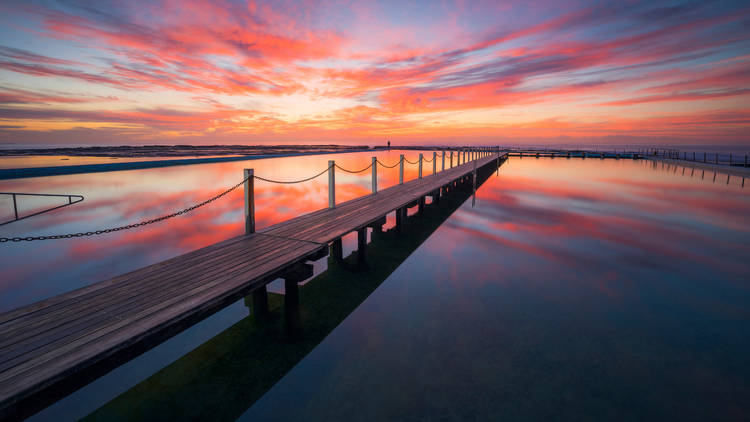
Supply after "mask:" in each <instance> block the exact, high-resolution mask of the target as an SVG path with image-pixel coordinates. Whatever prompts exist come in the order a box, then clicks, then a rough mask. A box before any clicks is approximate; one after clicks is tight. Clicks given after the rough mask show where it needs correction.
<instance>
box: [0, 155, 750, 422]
mask: <svg viewBox="0 0 750 422" xmlns="http://www.w3.org/2000/svg"><path fill="white" fill-rule="evenodd" d="M398 154H399V152H383V153H378V156H379V158H380V159H381V160H382V161H384V162H386V163H388V164H391V163H395V162H396V161H397V159H398ZM371 155H372V154H371V153H365V154H341V155H338V156H319V157H315V156H312V157H310V156H307V157H294V158H283V159H270V160H257V161H249V162H238V163H218V164H207V165H196V166H185V167H174V168H166V169H153V170H138V171H128V172H114V173H101V174H97V175H73V176H59V177H53V178H39V179H27V180H18V181H8V182H3V183H2V184H0V191H37V192H41V191H44V192H46V193H75V194H83V195H84V196H86V201H85V202H84V203H82V204H78V205H75V206H74V207H76V208H73V207H70V208H66V209H63V210H60V211H55V212H54V213H51V214H48V215H46V216H40V217H35V218H32V219H29V220H26V221H23V222H18V223H14V224H12V225H8V226H5V227H3V228H2V232H0V235H3V236H8V235H17V234H50V233H58V232H67V231H81V230H90V229H98V228H102V227H106V226H108V225H120V224H123V223H130V222H133V221H137V220H141V219H145V218H151V217H155V216H158V215H161V214H166V213H169V212H171V211H173V210H175V209H179V208H182V207H185V206H189V205H192V204H193V203H195V202H200V201H201V200H203V199H205V198H207V197H210V196H212V195H213V194H215V193H216V192H217V191H218V190H219V187H220V186H221V187H224V186H231V185H232V184H234V183H236V182H237V181H238V180H239V179H241V174H242V168H244V167H254V168H255V169H256V174H259V175H262V176H264V177H270V178H274V179H281V180H291V179H297V178H301V177H305V176H308V175H311V174H315V173H317V172H318V171H320V170H321V169H323V168H325V166H326V165H327V162H328V160H329V159H334V160H336V162H337V163H340V164H341V165H343V166H345V167H347V168H350V169H359V168H363V167H365V166H367V165H368V164H369V160H370V158H369V157H370V156H371ZM406 155H407V158H410V159H412V160H413V159H415V158H416V155H415V153H414V152H408V153H407V154H406ZM430 155H431V154H430ZM438 168H440V164H439V163H438ZM425 171H426V173H430V172H431V164H429V163H428V164H426V165H425ZM379 175H380V177H381V179H380V183H379V185H380V186H381V187H387V186H390V185H393V184H395V183H397V177H398V176H397V175H398V173H397V169H393V170H384V169H382V168H381V169H379ZM414 177H416V167H415V166H407V177H406V178H407V180H408V179H412V178H414ZM369 183H370V179H369V171H367V172H365V173H363V175H362V176H351V175H343V174H341V173H340V172H339V173H337V199H338V200H340V201H343V200H346V199H349V198H353V197H355V196H359V195H362V194H365V193H367V192H368V191H369ZM256 189H257V195H258V199H257V200H256V205H257V212H258V216H257V218H258V225H259V226H260V227H263V226H266V225H269V224H272V223H274V222H277V221H281V220H285V219H287V218H290V217H293V216H295V215H299V214H301V213H304V212H308V211H312V210H315V209H319V208H322V207H324V206H325V205H326V201H327V181H326V180H325V178H324V177H321V178H320V179H317V180H316V181H313V182H310V183H307V184H303V185H292V186H285V185H281V186H280V185H270V184H264V183H262V182H258V183H257V184H256ZM241 206H242V191H241V190H237V191H235V192H233V193H231V194H230V195H229V196H228V197H227V198H224V199H222V200H221V201H218V202H216V203H214V204H211V205H209V206H207V207H204V208H201V209H199V210H197V211H196V212H195V213H194V214H189V215H187V216H182V217H178V218H176V219H173V220H170V221H169V222H168V223H163V224H156V225H153V226H151V227H148V228H145V229H140V230H136V231H131V232H121V233H117V234H111V235H105V236H103V237H99V238H87V239H75V240H65V241H50V242H36V243H33V244H32V243H30V244H21V245H4V246H2V248H3V253H2V255H0V267H2V268H3V273H4V274H5V275H4V277H3V281H2V283H0V293H1V296H0V297H1V298H0V309H2V310H7V309H10V308H13V307H16V306H20V305H23V304H26V303H30V302H33V301H35V300H39V299H41V298H44V297H48V296H50V295H54V294H58V293H61V292H64V291H68V290H70V289H73V288H76V287H80V286H82V285H86V284H90V283H93V282H96V281H99V280H101V279H104V278H107V277H110V276H114V275H118V274H120V273H123V272H126V271H129V270H132V269H135V268H139V267H141V266H143V265H147V264H150V263H153V262H158V261H160V260H162V259H165V258H169V257H171V256H175V255H177V254H179V253H182V252H185V251H188V250H192V249H195V248H197V247H201V246H204V245H207V244H210V243H213V242H216V241H218V240H221V239H225V238H227V237H230V236H233V235H236V234H239V233H241V231H242V207H241ZM749 232H750V191H749V190H748V189H746V188H743V187H742V180H741V179H738V178H734V177H731V178H729V179H727V178H726V176H722V175H718V176H716V177H714V175H713V173H702V171H700V170H692V169H690V168H682V167H664V166H662V165H661V164H653V163H651V162H647V161H636V162H634V161H630V160H619V161H615V160H592V159H588V160H581V159H570V160H566V159H559V158H558V159H528V158H523V159H518V158H512V159H510V160H509V161H508V162H507V163H506V164H505V165H503V167H501V169H500V172H499V175H498V176H494V177H492V178H490V179H489V180H488V181H487V182H486V183H485V184H484V185H482V186H481V187H480V189H479V190H478V192H477V197H476V203H475V204H474V205H472V201H471V200H469V201H467V202H466V203H465V204H464V205H463V206H462V207H461V208H460V209H459V210H458V211H457V212H456V213H455V214H454V215H453V216H452V217H450V218H449V219H448V221H446V223H444V224H443V225H442V226H441V227H440V228H439V229H438V230H437V231H436V232H435V233H434V234H433V235H432V236H431V237H430V238H429V239H428V240H427V241H426V242H425V243H424V244H422V245H421V246H420V247H419V248H418V249H417V250H416V251H415V252H414V253H413V254H412V255H411V256H410V257H409V258H408V259H406V260H405V261H404V262H403V263H402V264H401V266H400V267H399V268H398V269H397V270H396V271H395V272H394V273H393V274H391V276H390V277H388V278H387V279H386V280H385V281H384V282H383V284H382V285H381V286H380V287H379V288H378V289H377V290H376V291H375V292H374V293H373V294H372V295H371V296H370V297H369V298H368V299H367V300H365V302H364V303H363V304H362V305H361V306H360V307H359V308H357V309H356V310H355V311H354V312H353V313H352V314H351V315H350V316H349V317H348V318H347V319H346V320H344V322H343V323H342V324H341V325H340V326H339V327H338V328H336V329H335V330H334V331H333V332H332V333H331V335H329V336H328V337H327V338H326V339H325V340H324V341H323V343H321V344H320V345H319V346H318V347H317V348H316V349H315V350H313V352H312V353H311V354H310V355H308V356H307V357H306V358H305V359H303V360H302V361H301V362H300V363H299V364H298V365H297V366H296V367H295V368H294V369H293V370H292V371H291V372H290V373H289V374H287V376H286V377H284V378H283V379H282V380H281V381H280V382H279V383H278V384H277V385H276V386H275V387H274V388H272V389H271V390H270V391H269V392H268V393H267V394H266V395H265V396H263V397H262V398H261V400H260V401H258V402H257V403H256V404H255V405H253V406H252V407H251V408H250V409H248V411H247V413H246V414H245V415H243V416H242V418H241V419H243V420H292V419H300V418H303V419H305V420H343V419H355V420H378V419H397V420H414V419H417V420H419V419H423V420H434V419H438V418H446V419H481V420H486V419H499V418H507V419H521V418H535V419H541V418H553V417H554V418H555V419H560V418H564V419H604V418H617V419H643V418H661V419H677V418H683V419H693V420H697V419H708V418H714V419H715V418H717V417H718V418H721V419H729V420H732V419H735V420H741V419H744V418H747V417H748V412H750V409H749V408H748V405H747V403H746V402H747V400H746V398H747V397H750V387H749V386H748V383H747V381H746V380H747V379H750V358H748V356H750V340H749V339H750V329H748V327H749V325H748V323H750V292H749V288H750V286H749V285H748V282H747V279H748V275H750V263H749V262H748V259H747V258H748V256H750V253H748V252H750V241H748V239H750V237H749V236H748V235H749V234H750V233H749ZM351 247H352V246H351V245H350V246H349V249H351ZM319 271H322V268H318V272H319ZM352 281H353V282H356V276H353V277H352ZM246 315H247V308H245V307H244V306H242V305H241V304H236V305H233V306H230V307H229V308H227V309H226V310H224V311H222V312H219V313H217V314H216V315H214V316H212V317H211V318H209V319H207V320H205V321H204V322H203V323H201V324H199V325H197V326H196V327H194V328H192V329H190V330H187V331H186V332H185V333H183V334H181V335H179V336H177V337H175V338H173V339H171V340H169V341H168V342H166V343H164V344H162V345H161V346H159V347H157V348H156V349H154V350H152V351H150V352H148V353H146V354H144V355H142V356H141V357H139V358H137V359H136V360H134V361H131V362H130V363H128V364H126V365H123V367H121V368H119V369H118V370H115V371H113V372H112V373H111V374H110V375H108V376H105V377H103V378H101V379H100V380H98V381H96V382H95V383H93V384H91V385H90V386H88V387H86V388H84V389H82V390H80V391H79V392H77V393H75V394H73V395H71V396H70V397H68V398H67V399H65V400H62V401H61V402H60V403H58V404H57V405H54V406H52V407H51V408H49V409H47V410H46V411H44V412H42V413H40V414H39V415H37V416H36V419H39V420H44V419H48V420H51V419H55V417H59V416H60V415H65V416H67V417H69V418H74V417H80V416H84V415H86V414H87V413H89V412H90V411H92V410H94V409H96V408H97V407H98V406H99V405H101V404H104V402H106V401H108V400H110V399H111V398H113V397H114V396H116V395H117V394H119V393H120V392H122V391H124V390H126V389H127V388H129V387H130V386H132V385H134V384H135V383H137V382H139V381H140V380H142V379H143V378H145V377H147V376H148V375H150V374H151V373H153V372H154V371H156V370H158V369H160V368H161V367H163V366H164V365H166V364H168V363H169V362H171V361H172V360H174V359H176V358H177V357H179V356H181V355H182V354H184V353H186V352H188V351H189V350H191V349H192V348H194V347H195V346H197V345H199V344H200V343H201V342H203V341H205V340H207V339H208V338H210V337H211V336H213V335H215V334H216V333H218V332H219V331H221V330H222V329H224V328H226V327H228V326H229V325H231V324H233V323H234V322H236V321H238V320H240V319H242V318H244V317H245V316H246ZM186 405H187V406H189V405H190V404H189V403H186Z"/></svg>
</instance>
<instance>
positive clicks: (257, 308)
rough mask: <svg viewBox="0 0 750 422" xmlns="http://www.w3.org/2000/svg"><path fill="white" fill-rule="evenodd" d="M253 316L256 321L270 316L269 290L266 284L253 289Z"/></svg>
mask: <svg viewBox="0 0 750 422" xmlns="http://www.w3.org/2000/svg"><path fill="white" fill-rule="evenodd" d="M253 316H255V320H256V321H262V320H265V319H267V318H268V290H266V285H265V284H264V285H263V286H261V287H259V288H257V289H255V290H253Z"/></svg>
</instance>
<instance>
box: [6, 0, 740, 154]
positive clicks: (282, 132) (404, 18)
mask: <svg viewBox="0 0 750 422" xmlns="http://www.w3.org/2000/svg"><path fill="white" fill-rule="evenodd" d="M747 28H750V4H748V3H747V2H745V1H736V2H732V1H718V2H705V1H700V2H684V1H673V2H659V1H643V2H641V1H617V2H580V1H572V0H554V1H535V2H528V1H517V2H516V1H510V2H501V1H486V2H485V1H457V2H448V1H425V2H411V1H405V0H400V1H386V2H374V1H365V2H346V1H330V2H328V1H326V2H312V1H306V0H305V1H289V2H285V1H282V2H258V3H255V2H239V1H229V0H214V1H205V0H199V1H184V0H179V1H178V0H168V1H137V0H129V1H112V2H110V1H96V2H94V1H91V2H77V1H61V2H57V1H28V0H26V1H15V0H3V1H2V2H1V3H0V144H6V145H8V144H11V145H15V146H18V145H22V146H27V145H28V146H35V145H81V144H86V145H113V144H114V145H128V144H136V145H137V144H269V143H271V144H273V143H276V144H279V143H284V144H303V143H335V144H369V145H378V144H383V143H385V142H386V140H390V141H391V142H392V143H393V144H488V145H508V144H524V143H567V144H571V143H581V144H584V143H589V144H592V143H593V144H643V145H647V144H650V145H663V144H702V145H706V144H717V145H748V146H750V31H749V30H748V29H747Z"/></svg>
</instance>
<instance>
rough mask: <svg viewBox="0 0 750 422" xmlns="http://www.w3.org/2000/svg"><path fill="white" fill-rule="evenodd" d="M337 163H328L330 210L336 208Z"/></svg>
mask: <svg viewBox="0 0 750 422" xmlns="http://www.w3.org/2000/svg"><path fill="white" fill-rule="evenodd" d="M335 170H336V163H335V162H334V161H333V160H331V161H329V162H328V208H333V207H335V206H336V173H335Z"/></svg>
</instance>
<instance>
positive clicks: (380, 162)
mask: <svg viewBox="0 0 750 422" xmlns="http://www.w3.org/2000/svg"><path fill="white" fill-rule="evenodd" d="M377 163H378V164H380V165H381V166H383V167H385V168H387V169H392V168H394V167H396V166H397V165H399V164H400V163H401V160H398V161H396V164H394V165H392V166H386V165H385V164H383V162H382V161H380V160H377Z"/></svg>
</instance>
